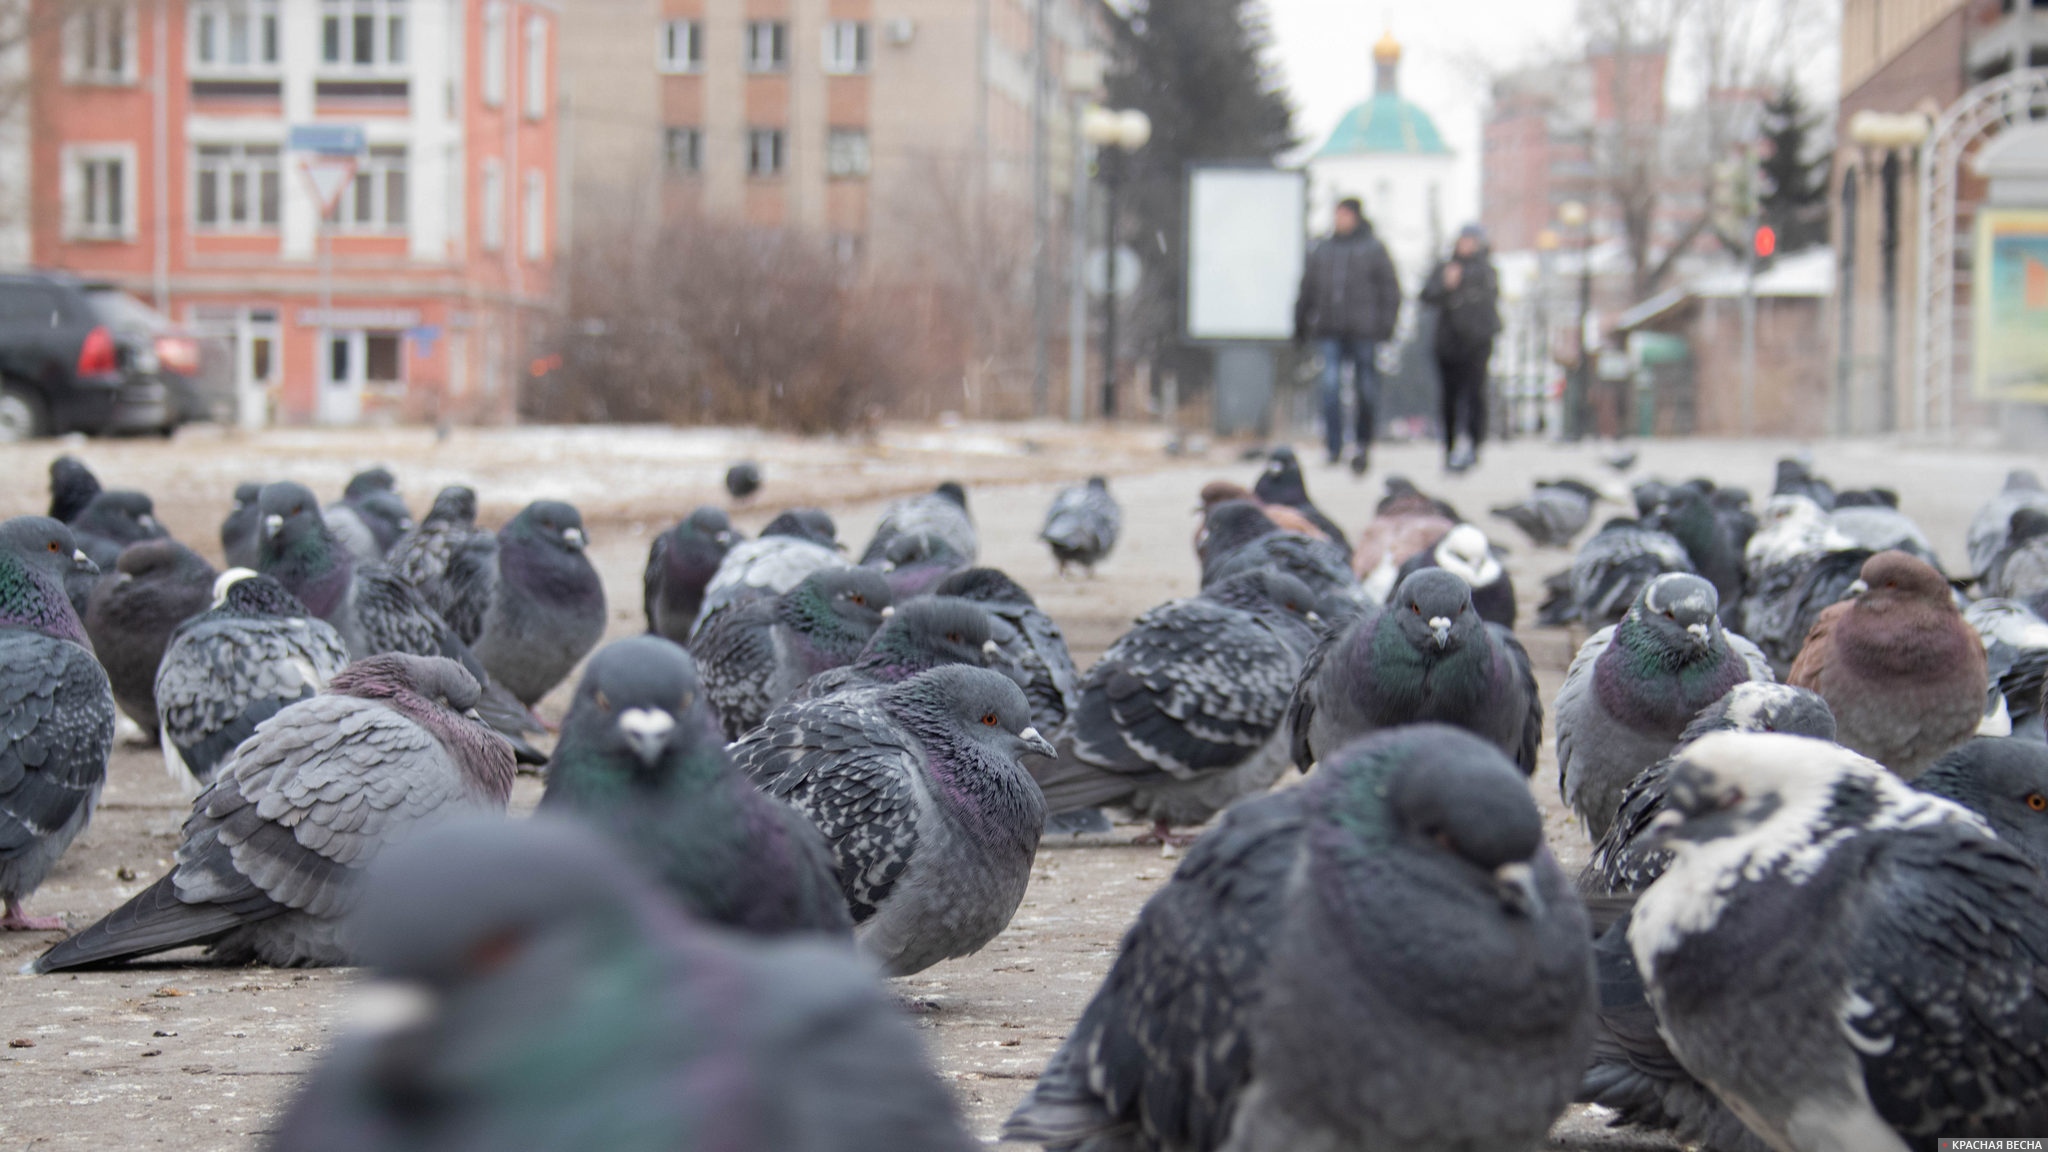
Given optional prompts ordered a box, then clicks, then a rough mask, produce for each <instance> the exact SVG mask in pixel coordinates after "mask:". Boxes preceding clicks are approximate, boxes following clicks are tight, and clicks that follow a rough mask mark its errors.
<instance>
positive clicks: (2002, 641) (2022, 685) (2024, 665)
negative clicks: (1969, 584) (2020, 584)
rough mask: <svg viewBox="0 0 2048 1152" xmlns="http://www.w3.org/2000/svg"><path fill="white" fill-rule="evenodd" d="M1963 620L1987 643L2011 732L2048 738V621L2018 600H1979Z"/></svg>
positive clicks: (1986, 651) (1988, 662)
mask: <svg viewBox="0 0 2048 1152" xmlns="http://www.w3.org/2000/svg"><path fill="white" fill-rule="evenodd" d="M1963 620H1964V622H1965V623H1967V624H1969V625H1970V627H1971V628H1972V629H1973V630H1974V631H1975V632H1976V633H1977V636H1978V638H1979V639H1980V641H1981V642H1982V643H1983V645H1984V659H1985V663H1986V672H1987V674H1988V675H1989V677H1990V682H1991V691H1993V692H1996V693H1998V694H1999V696H2000V697H2001V698H2002V699H2003V701H2004V704H2005V710H2006V717H2007V721H2008V723H2009V724H2010V725H2011V728H2012V735H2014V736H2023V737H2026V738H2028V739H2032V740H2035V741H2048V731H2044V729H2043V723H2042V721H2043V716H2042V696H2043V693H2044V692H2048V621H2043V620H2042V619H2041V617H2040V616H2039V615H2038V614H2037V613H2035V611H2034V610H2033V609H2032V608H2029V607H2028V606H2026V605H2025V604H2022V603H2020V602H2019V601H2016V600H2001V599H1996V598H1993V599H1990V600H1978V601H1975V602H1973V603H1972V604H1971V605H1970V606H1969V607H1968V608H1966V609H1964V610H1963Z"/></svg>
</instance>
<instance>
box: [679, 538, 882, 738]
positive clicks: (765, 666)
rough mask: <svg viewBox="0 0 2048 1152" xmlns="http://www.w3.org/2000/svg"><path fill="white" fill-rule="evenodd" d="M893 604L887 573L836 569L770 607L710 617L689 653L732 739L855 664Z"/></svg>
mask: <svg viewBox="0 0 2048 1152" xmlns="http://www.w3.org/2000/svg"><path fill="white" fill-rule="evenodd" d="M889 605H890V596H889V585H888V583H887V582H886V581H885V580H883V579H882V575H881V573H879V572H875V571H872V570H870V569H866V568H834V569H827V570H825V571H822V572H815V573H812V574H811V575H810V576H807V577H805V578H804V580H803V582H802V583H800V584H798V585H797V586H796V587H795V588H792V589H790V590H789V591H788V592H785V593H783V594H782V595H780V596H777V597H775V598H774V599H772V600H750V601H746V602H743V603H735V604H729V605H727V606H726V607H724V608H721V609H719V610H717V611H715V612H713V613H712V614H711V615H710V616H707V617H706V618H705V619H704V620H703V621H702V623H701V624H700V625H699V626H698V628H697V633H696V635H695V636H693V637H691V639H690V653H691V655H693V656H695V657H696V658H697V664H698V666H699V668H700V669H701V671H702V672H703V675H704V687H705V694H706V695H707V696H708V697H709V698H710V700H711V707H712V710H713V711H715V712H717V713H718V719H719V723H720V724H721V725H722V726H723V727H724V729H725V734H726V738H727V739H731V740H737V739H739V738H740V736H742V735H743V734H745V733H746V732H747V731H748V730H749V729H751V728H753V727H754V726H755V725H756V724H759V723H760V722H761V721H762V719H763V718H765V717H766V716H767V715H768V713H769V711H770V710H771V709H773V708H774V707H775V706H776V705H777V704H780V703H782V702H783V701H785V700H787V699H789V698H790V697H791V696H793V695H795V694H796V691H797V689H799V688H801V687H803V685H804V682H805V681H807V680H809V679H810V678H811V677H813V676H816V675H817V674H818V673H820V672H823V671H825V670H826V669H829V668H837V667H839V666H840V665H842V664H851V663H852V662H853V661H854V659H855V658H856V657H858V656H859V655H860V651H861V649H862V648H864V647H866V646H867V642H868V638H869V637H870V636H873V635H874V634H875V629H876V628H878V627H880V626H881V623H882V613H883V611H884V610H885V609H887V608H888V607H889Z"/></svg>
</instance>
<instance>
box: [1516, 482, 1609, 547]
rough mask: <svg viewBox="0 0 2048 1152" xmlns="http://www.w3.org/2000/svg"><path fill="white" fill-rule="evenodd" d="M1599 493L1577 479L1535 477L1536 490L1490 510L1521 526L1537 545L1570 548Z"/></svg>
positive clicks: (1591, 517)
mask: <svg viewBox="0 0 2048 1152" xmlns="http://www.w3.org/2000/svg"><path fill="white" fill-rule="evenodd" d="M1599 501H1600V493H1599V492H1598V491H1597V490H1595V489H1594V488H1593V487H1592V486H1591V485H1588V484H1583V483H1581V482H1579V481H1577V480H1551V481H1541V480H1539V481H1537V483H1536V491H1535V492H1534V493H1532V494H1531V495H1529V496H1528V497H1526V498H1524V499H1523V500H1522V502H1521V503H1519V504H1502V505H1500V506H1498V507H1495V508H1492V509H1490V510H1489V511H1490V512H1491V513H1492V514H1493V515H1495V516H1498V517H1500V518H1501V519H1503V520H1506V521H1507V522H1508V523H1510V524H1513V525H1514V526H1515V527H1517V528H1520V529H1521V530H1522V533H1523V534H1524V535H1526V536H1527V537H1529V542H1530V543H1531V544H1534V545H1536V546H1537V547H1538V548H1569V547H1571V543H1572V540H1573V538H1574V537H1576V536H1578V534H1579V533H1581V532H1584V531H1585V530H1586V525H1587V524H1589V523H1591V522H1592V520H1593V505H1595V504H1597V503H1599Z"/></svg>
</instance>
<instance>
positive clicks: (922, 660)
mask: <svg viewBox="0 0 2048 1152" xmlns="http://www.w3.org/2000/svg"><path fill="white" fill-rule="evenodd" d="M948 664H965V665H967V666H969V667H971V668H995V670H996V671H998V672H1001V673H1003V674H1004V675H1006V676H1009V677H1010V678H1011V679H1013V680H1016V681H1017V682H1018V684H1017V686H1018V687H1019V688H1022V687H1024V686H1025V676H1024V673H1023V670H1022V669H1021V668H1016V667H1014V666H1012V665H1011V664H1010V662H1009V661H1008V660H1006V659H1005V658H1004V657H1003V652H1002V649H1001V648H1000V647H998V646H997V644H996V637H995V618H994V617H992V616H990V615H989V614H988V613H987V612H984V611H982V609H981V606H980V605H978V604H970V603H968V602H967V601H965V600H957V599H954V598H953V597H950V596H920V597H918V598H917V599H915V600H911V601H908V602H907V603H905V604H903V605H902V606H900V607H896V608H892V609H890V611H889V615H888V618H887V619H885V620H883V621H882V623H881V626H880V627H878V628H876V629H875V634H874V635H873V636H870V637H868V642H867V645H866V646H865V647H863V648H862V649H861V650H860V655H858V656H856V657H854V659H853V663H851V664H842V665H840V666H839V667H837V668H827V669H826V670H825V671H823V672H820V673H818V674H817V675H816V676H813V677H811V678H810V679H809V680H807V681H805V682H804V685H803V687H802V688H799V689H797V691H796V693H795V695H793V696H791V697H790V699H792V700H814V699H816V698H818V697H820V696H830V695H832V694H833V693H835V692H843V691H846V690H848V689H851V688H864V687H872V686H875V685H881V684H900V683H902V682H903V681H905V680H908V679H910V678H911V677H912V676H915V675H917V674H918V673H920V672H929V671H931V670H932V669H934V668H943V667H945V666H946V665H948ZM1026 703H1027V704H1028V703H1029V699H1028V698H1027V700H1026ZM1032 722H1033V724H1034V725H1035V724H1036V723H1037V720H1036V717H1034V718H1033V721H1032Z"/></svg>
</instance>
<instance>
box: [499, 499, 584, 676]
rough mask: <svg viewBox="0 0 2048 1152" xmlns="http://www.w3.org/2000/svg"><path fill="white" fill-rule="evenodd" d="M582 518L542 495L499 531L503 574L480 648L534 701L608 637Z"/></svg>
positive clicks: (567, 674)
mask: <svg viewBox="0 0 2048 1152" xmlns="http://www.w3.org/2000/svg"><path fill="white" fill-rule="evenodd" d="M588 542H589V541H588V539H587V537H585V536H584V534H583V516H582V514H581V513H579V512H577V511H576V509H575V508H573V507H571V506H570V505H568V504H564V503H562V502H561V501H558V500H536V501H534V502H533V503H531V504H528V505H527V506H526V507H525V508H524V509H522V510H520V513H519V515H517V516H514V517H513V518H512V519H511V520H510V521H509V522H507V523H506V525H505V526H504V527H503V528H500V529H498V575H497V579H496V580H495V581H493V583H492V589H491V607H490V611H489V612H487V613H486V614H485V615H484V630H483V634H482V635H481V636H479V637H477V641H476V645H475V648H474V651H475V652H476V658H477V659H478V660H480V661H482V662H483V666H484V669H485V670H486V671H488V672H489V673H490V674H491V679H492V680H495V681H497V682H498V683H499V684H502V685H504V686H505V688H506V690H507V691H509V692H511V693H512V695H513V696H515V697H517V698H518V699H519V702H520V703H522V704H525V705H527V706H528V707H532V706H533V705H534V704H535V703H537V702H538V701H539V700H540V698H541V697H543V696H545V695H547V694H548V693H549V692H552V691H553V690H554V688H555V685H557V684H560V683H561V682H562V681H563V680H565V679H567V678H568V676H569V672H570V671H571V670H572V669H574V668H575V667H576V662H577V661H579V660H581V659H583V658H584V657H585V656H587V655H589V653H590V650H591V649H593V648H595V647H597V642H598V641H599V640H601V639H603V638H604V622H605V606H604V581H603V580H601V579H599V578H598V575H597V569H596V568H595V567H593V566H592V565H591V563H590V557H589V556H587V555H585V554H584V548H585V546H586V545H587V544H588Z"/></svg>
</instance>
